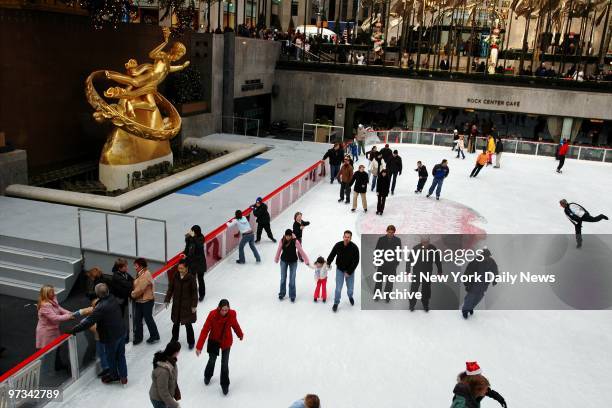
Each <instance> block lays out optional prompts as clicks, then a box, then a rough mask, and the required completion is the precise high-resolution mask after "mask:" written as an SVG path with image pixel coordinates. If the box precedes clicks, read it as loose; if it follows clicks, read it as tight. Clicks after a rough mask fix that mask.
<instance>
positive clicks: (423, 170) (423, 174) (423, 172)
mask: <svg viewBox="0 0 612 408" xmlns="http://www.w3.org/2000/svg"><path fill="white" fill-rule="evenodd" d="M414 171H416V172H417V173H418V175H419V181H418V182H417V187H416V190H414V192H415V193H417V194H419V193H422V192H423V187H425V183H426V182H427V177H429V173H427V167H425V165H424V164H423V163H421V161H418V162H417V168H416V169H414Z"/></svg>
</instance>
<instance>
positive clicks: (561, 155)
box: [557, 139, 569, 174]
mask: <svg viewBox="0 0 612 408" xmlns="http://www.w3.org/2000/svg"><path fill="white" fill-rule="evenodd" d="M568 150H569V143H568V141H567V139H563V140H562V141H561V144H560V145H559V148H558V150H557V160H559V165H558V166H557V173H559V174H560V173H562V171H561V169H562V168H563V165H564V164H565V155H567V152H568Z"/></svg>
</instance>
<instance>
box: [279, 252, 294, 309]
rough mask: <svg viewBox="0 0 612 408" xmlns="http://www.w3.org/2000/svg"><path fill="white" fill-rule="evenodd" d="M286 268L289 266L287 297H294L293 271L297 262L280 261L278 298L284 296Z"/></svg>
mask: <svg viewBox="0 0 612 408" xmlns="http://www.w3.org/2000/svg"><path fill="white" fill-rule="evenodd" d="M287 268H289V298H291V299H292V300H294V299H295V272H296V270H297V262H291V263H287V262H285V261H280V272H281V280H280V291H279V292H278V297H279V298H284V297H285V293H287Z"/></svg>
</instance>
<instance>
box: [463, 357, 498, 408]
mask: <svg viewBox="0 0 612 408" xmlns="http://www.w3.org/2000/svg"><path fill="white" fill-rule="evenodd" d="M465 366H466V370H465V371H463V372H461V373H459V375H457V384H456V385H455V388H454V389H453V394H454V395H453V402H452V405H451V408H472V407H479V406H480V401H482V399H483V398H484V397H489V398H491V399H494V400H495V401H497V402H499V404H500V405H501V406H502V408H508V405H507V404H506V400H505V399H504V397H502V396H501V395H500V394H499V393H498V392H497V391H494V390H492V389H491V387H490V384H489V380H487V378H486V377H484V376H483V375H482V370H481V369H480V367H479V366H478V363H477V362H476V361H468V362H466V363H465Z"/></svg>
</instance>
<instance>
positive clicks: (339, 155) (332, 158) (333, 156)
mask: <svg viewBox="0 0 612 408" xmlns="http://www.w3.org/2000/svg"><path fill="white" fill-rule="evenodd" d="M327 158H329V164H330V165H336V164H337V165H340V164H342V160H344V150H342V149H338V150H334V149H333V148H331V149H329V150H328V151H327V152H326V153H325V155H324V156H323V160H325V159H327Z"/></svg>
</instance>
